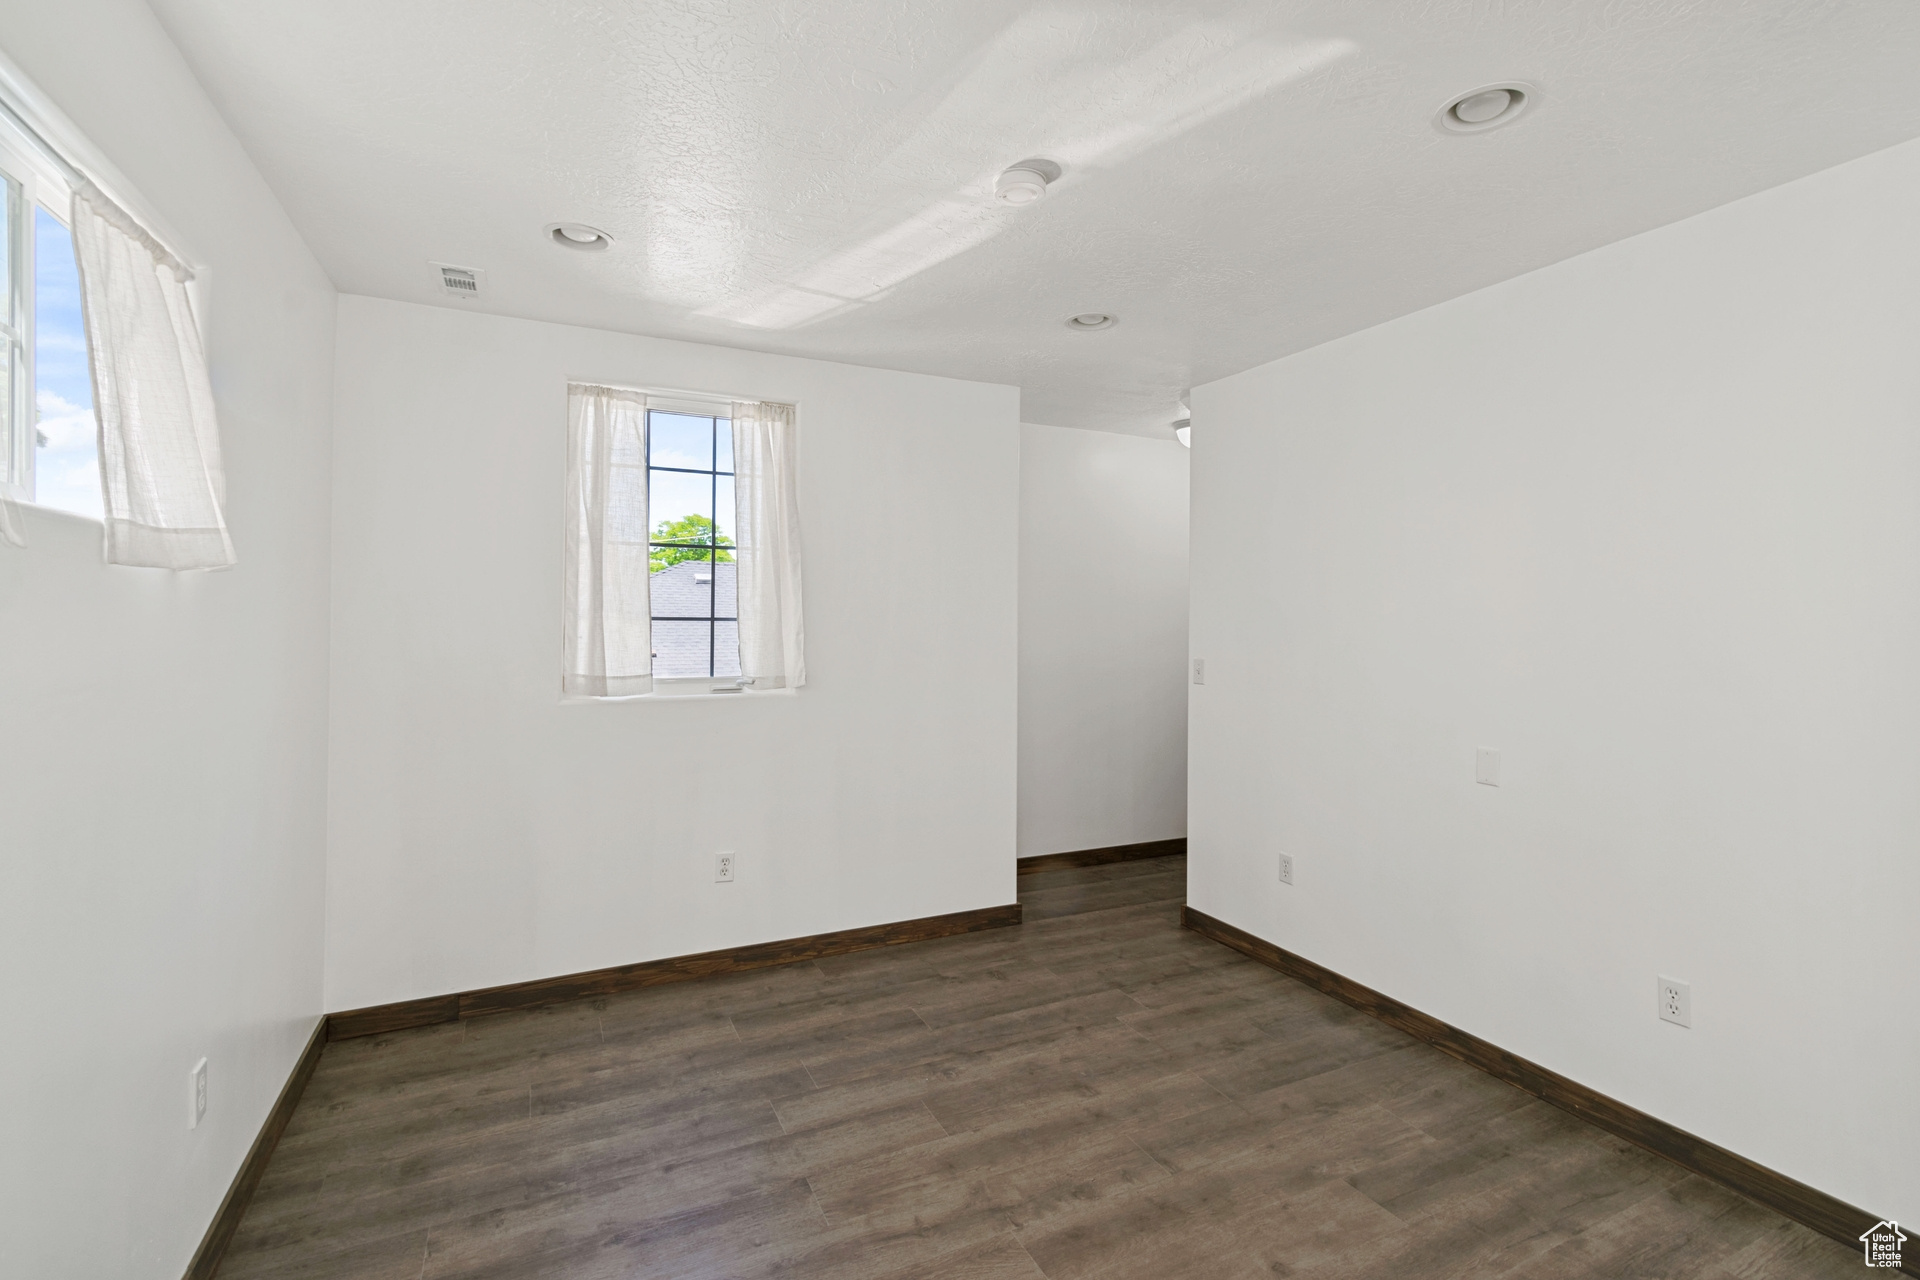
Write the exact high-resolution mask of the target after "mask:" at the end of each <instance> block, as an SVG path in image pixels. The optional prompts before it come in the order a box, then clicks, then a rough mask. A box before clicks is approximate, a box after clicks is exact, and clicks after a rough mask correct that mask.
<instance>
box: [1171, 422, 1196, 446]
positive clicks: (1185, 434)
mask: <svg viewBox="0 0 1920 1280" xmlns="http://www.w3.org/2000/svg"><path fill="white" fill-rule="evenodd" d="M1173 438H1174V439H1175V440H1178V441H1179V442H1180V443H1181V444H1183V445H1185V446H1186V447H1187V448H1189V449H1191V448H1193V419H1192V418H1182V419H1180V421H1178V422H1176V423H1174V424H1173Z"/></svg>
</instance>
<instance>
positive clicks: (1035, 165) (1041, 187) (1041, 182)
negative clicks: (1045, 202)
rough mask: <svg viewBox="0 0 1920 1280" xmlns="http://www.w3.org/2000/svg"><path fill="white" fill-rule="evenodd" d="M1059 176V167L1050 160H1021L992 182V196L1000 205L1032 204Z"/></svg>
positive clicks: (1045, 192)
mask: <svg viewBox="0 0 1920 1280" xmlns="http://www.w3.org/2000/svg"><path fill="white" fill-rule="evenodd" d="M1059 176H1060V166H1059V165H1057V164H1055V163H1054V162H1053V161H1051V160H1039V159H1034V160H1022V161H1021V162H1020V163H1019V164H1016V165H1010V166H1008V167H1007V169H1006V171H1005V172H1003V173H1002V174H1001V175H1000V176H999V177H998V178H996V179H995V180H994V183H993V194H994V195H995V196H996V197H997V198H998V199H999V200H1000V202H1001V203H1002V204H1032V203H1033V202H1034V201H1036V200H1038V199H1039V198H1040V197H1041V196H1044V195H1045V194H1047V184H1048V183H1050V182H1052V181H1054V180H1055V179H1056V178H1058V177H1059Z"/></svg>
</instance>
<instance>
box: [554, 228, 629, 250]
mask: <svg viewBox="0 0 1920 1280" xmlns="http://www.w3.org/2000/svg"><path fill="white" fill-rule="evenodd" d="M547 234H548V235H549V236H551V237H553V242H554V243H555V244H557V245H559V246H561V247H562V248H564V249H587V250H593V249H605V248H607V247H608V246H609V245H611V244H612V243H613V237H612V236H610V235H608V234H607V233H606V232H604V231H602V230H601V229H600V228H598V227H590V226H588V225H587V224H586V223H584V222H554V223H550V224H548V226H547Z"/></svg>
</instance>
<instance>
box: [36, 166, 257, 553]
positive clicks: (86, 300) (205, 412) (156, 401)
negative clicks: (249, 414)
mask: <svg viewBox="0 0 1920 1280" xmlns="http://www.w3.org/2000/svg"><path fill="white" fill-rule="evenodd" d="M73 245H74V251H75V255H76V256H77V258H78V260H79V266H80V302H81V310H82V313H83V316H84V319H85V324H86V331H87V355H88V358H89V359H90V361H91V363H92V366H93V411H94V416H95V418H96V419H97V421H98V423H99V426H100V487H101V491H102V494H103V497H104V499H105V518H106V526H107V530H106V554H107V562H108V563H109V564H133V565H148V566H151V567H154V568H160V569H217V568H221V567H223V566H225V565H230V564H232V563H233V562H234V555H233V540H232V539H231V538H229V537H228V536H227V522H226V517H225V516H224V514H223V513H222V511H221V507H222V504H223V503H224V502H225V501H226V477H225V475H224V474H223V473H222V471H221V469H220V433H219V429H218V427H217V425H216V424H215V422H214V416H213V386H212V384H211V383H210V382H209V381H208V378H207V358H206V353H205V352H204V351H203V350H202V349H201V346H200V330H199V327H198V326H197V325H195V323H194V319H193V309H192V306H191V304H190V303H189V301H188V299H187V280H188V279H189V278H190V273H189V272H188V271H187V269H186V268H185V267H184V266H182V265H181V263H180V261H179V260H178V259H177V258H175V257H174V256H173V255H172V254H171V253H169V252H168V251H167V249H166V247H165V246H163V245H162V244H161V243H160V242H159V241H157V240H155V239H154V238H153V237H152V236H151V235H149V234H148V233H147V232H146V231H145V229H143V228H142V227H141V226H140V225H139V224H138V223H136V222H135V221H134V220H133V219H132V218H130V217H129V216H127V214H126V213H125V212H124V211H123V210H122V209H121V208H120V207H119V206H118V205H116V204H114V203H113V201H111V200H109V199H107V197H106V196H104V195H102V194H101V193H100V191H99V189H98V188H96V187H94V186H93V185H92V184H91V183H81V184H80V185H78V186H76V187H75V188H74V192H73Z"/></svg>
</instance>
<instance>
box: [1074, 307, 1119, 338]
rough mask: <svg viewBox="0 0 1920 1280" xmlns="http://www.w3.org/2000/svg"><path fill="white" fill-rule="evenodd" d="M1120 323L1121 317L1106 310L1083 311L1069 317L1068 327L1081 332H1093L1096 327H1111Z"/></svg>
mask: <svg viewBox="0 0 1920 1280" xmlns="http://www.w3.org/2000/svg"><path fill="white" fill-rule="evenodd" d="M1119 323H1120V317H1119V316H1115V315H1108V314H1107V313H1106V312H1104V311H1083V312H1081V313H1080V314H1079V315H1077V316H1068V317H1067V328H1069V329H1076V330H1078V331H1079V332H1081V333H1091V332H1093V331H1094V330H1095V329H1111V328H1113V326H1115V325H1116V324H1119Z"/></svg>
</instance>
